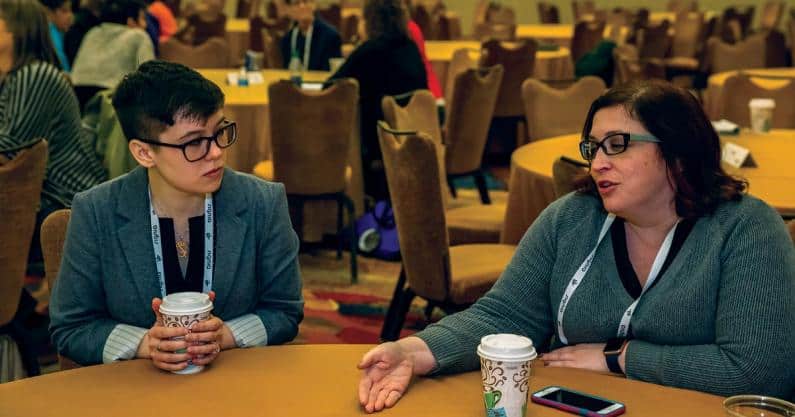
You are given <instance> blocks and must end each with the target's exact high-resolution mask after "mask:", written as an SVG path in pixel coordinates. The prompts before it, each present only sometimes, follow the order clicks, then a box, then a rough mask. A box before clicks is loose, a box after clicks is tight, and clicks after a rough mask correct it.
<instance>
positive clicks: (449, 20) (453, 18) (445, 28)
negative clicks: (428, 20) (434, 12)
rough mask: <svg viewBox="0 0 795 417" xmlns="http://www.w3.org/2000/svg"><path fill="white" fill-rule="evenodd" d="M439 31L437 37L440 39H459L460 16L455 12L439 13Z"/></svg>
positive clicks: (460, 33)
mask: <svg viewBox="0 0 795 417" xmlns="http://www.w3.org/2000/svg"><path fill="white" fill-rule="evenodd" d="M438 24H439V33H438V38H439V40H442V41H454V40H458V39H461V38H462V37H463V33H462V31H461V18H459V17H458V15H457V14H456V13H455V12H443V13H440V14H439V22H438Z"/></svg>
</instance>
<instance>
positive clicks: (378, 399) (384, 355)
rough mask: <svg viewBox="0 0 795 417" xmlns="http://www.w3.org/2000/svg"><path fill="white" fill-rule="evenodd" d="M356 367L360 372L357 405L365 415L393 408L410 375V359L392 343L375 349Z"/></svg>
mask: <svg viewBox="0 0 795 417" xmlns="http://www.w3.org/2000/svg"><path fill="white" fill-rule="evenodd" d="M356 366H357V367H358V368H359V369H362V370H363V371H364V372H363V373H362V379H361V380H360V381H359V403H361V405H362V406H363V407H364V409H365V410H366V411H367V412H368V413H372V412H373V411H381V410H383V409H384V407H386V408H389V407H392V406H393V405H395V403H397V401H398V400H399V399H400V397H401V396H402V395H403V393H404V392H406V389H407V388H408V386H409V382H411V376H412V375H413V374H414V358H413V357H412V355H411V354H410V353H409V352H407V351H406V349H404V348H403V346H401V345H400V344H398V343H396V342H388V343H383V344H381V345H378V346H376V347H375V348H373V349H371V350H370V351H369V352H367V353H366V354H365V355H364V357H363V358H362V360H361V362H359V364H358V365H356Z"/></svg>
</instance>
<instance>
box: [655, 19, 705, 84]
mask: <svg viewBox="0 0 795 417" xmlns="http://www.w3.org/2000/svg"><path fill="white" fill-rule="evenodd" d="M704 30H705V25H704V13H701V12H682V13H679V14H677V15H676V21H675V22H674V35H673V40H672V42H671V54H670V57H667V58H665V66H666V68H667V69H670V70H671V71H676V72H678V73H690V74H692V73H695V72H696V71H698V70H699V68H701V62H700V58H701V57H702V55H703V49H704V40H705V38H703V37H702V36H703V34H704Z"/></svg>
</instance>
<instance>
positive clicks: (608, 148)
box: [580, 132, 661, 161]
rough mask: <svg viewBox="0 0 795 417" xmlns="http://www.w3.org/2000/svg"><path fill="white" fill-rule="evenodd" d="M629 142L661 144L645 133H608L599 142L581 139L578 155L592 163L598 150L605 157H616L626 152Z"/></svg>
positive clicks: (591, 139)
mask: <svg viewBox="0 0 795 417" xmlns="http://www.w3.org/2000/svg"><path fill="white" fill-rule="evenodd" d="M630 141H635V142H654V143H660V142H661V141H660V140H659V139H657V138H656V137H654V136H653V135H649V134H646V133H621V132H619V133H610V134H609V135H607V136H605V137H604V138H602V139H601V140H594V139H593V138H582V140H581V141H580V155H582V158H583V159H585V160H586V161H593V159H594V158H596V152H597V151H599V149H602V152H604V153H605V155H618V154H620V153H622V152H624V151H626V150H627V148H628V147H629V142H630Z"/></svg>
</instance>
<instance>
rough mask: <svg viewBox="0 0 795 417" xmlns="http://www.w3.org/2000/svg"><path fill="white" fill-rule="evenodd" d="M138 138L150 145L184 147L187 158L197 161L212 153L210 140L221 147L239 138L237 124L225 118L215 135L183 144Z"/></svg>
mask: <svg viewBox="0 0 795 417" xmlns="http://www.w3.org/2000/svg"><path fill="white" fill-rule="evenodd" d="M138 140H140V141H141V142H143V143H148V144H150V145H155V146H165V147H167V148H179V149H182V155H184V156H185V159H187V160H188V162H196V161H199V160H201V159H203V158H204V157H205V156H207V154H208V153H210V142H215V144H216V145H218V147H219V148H221V149H224V148H228V147H229V146H231V145H232V144H233V143H235V141H236V140H237V124H236V123H235V122H232V121H229V120H224V121H223V122H221V127H220V128H219V129H218V131H217V132H215V134H214V135H212V136H207V137H200V138H196V139H193V140H191V141H188V142H185V143H183V144H181V145H176V144H173V143H163V142H160V141H156V140H149V139H138Z"/></svg>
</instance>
